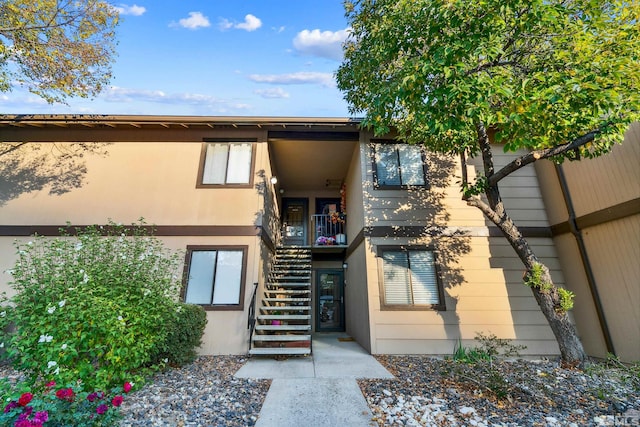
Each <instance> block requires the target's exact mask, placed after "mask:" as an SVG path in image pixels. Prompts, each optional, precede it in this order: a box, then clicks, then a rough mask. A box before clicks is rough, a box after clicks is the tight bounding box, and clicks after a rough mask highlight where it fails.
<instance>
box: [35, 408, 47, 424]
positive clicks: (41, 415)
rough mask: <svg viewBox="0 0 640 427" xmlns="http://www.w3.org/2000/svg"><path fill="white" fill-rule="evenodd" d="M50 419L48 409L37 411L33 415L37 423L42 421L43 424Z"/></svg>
mask: <svg viewBox="0 0 640 427" xmlns="http://www.w3.org/2000/svg"><path fill="white" fill-rule="evenodd" d="M47 420H49V413H48V412H47V411H40V412H36V414H35V415H34V416H33V421H34V422H36V423H40V424H41V425H42V424H44V423H46V422H47Z"/></svg>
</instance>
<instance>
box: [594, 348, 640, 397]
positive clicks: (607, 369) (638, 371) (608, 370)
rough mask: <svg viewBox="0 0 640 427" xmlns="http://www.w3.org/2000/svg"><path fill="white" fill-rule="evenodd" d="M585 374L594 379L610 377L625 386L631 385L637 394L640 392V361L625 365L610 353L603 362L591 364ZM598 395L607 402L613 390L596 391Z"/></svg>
mask: <svg viewBox="0 0 640 427" xmlns="http://www.w3.org/2000/svg"><path fill="white" fill-rule="evenodd" d="M585 373H586V374H587V375H589V376H590V377H592V378H595V377H608V378H615V379H616V380H617V381H620V382H622V383H625V384H629V385H630V386H631V387H632V388H633V389H634V390H635V391H636V392H640V361H637V362H634V363H623V362H621V361H620V359H619V358H618V357H617V356H615V355H613V354H611V353H608V354H607V357H606V359H605V360H603V361H602V362H594V363H590V364H588V365H587V366H586V368H585ZM594 391H595V392H596V394H597V395H602V396H604V397H601V399H602V400H605V399H606V398H607V397H608V396H609V395H610V394H611V393H612V390H610V389H609V390H602V389H597V390H594Z"/></svg>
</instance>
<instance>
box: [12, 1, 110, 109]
mask: <svg viewBox="0 0 640 427" xmlns="http://www.w3.org/2000/svg"><path fill="white" fill-rule="evenodd" d="M117 24H118V12H117V11H116V9H115V8H114V7H112V6H110V5H109V4H108V3H107V2H104V1H98V0H83V1H76V0H62V1H61V0H3V1H2V2H0V92H7V91H10V90H11V88H12V87H13V86H15V85H23V86H26V87H27V88H28V89H29V91H31V92H32V93H34V94H36V95H38V96H40V97H42V98H43V99H45V100H46V101H47V102H49V103H53V102H60V101H64V100H65V99H66V98H68V97H71V96H81V97H87V96H93V95H95V94H97V93H99V92H100V91H101V90H102V88H103V87H104V85H106V84H107V83H108V82H109V81H110V79H111V62H112V61H113V58H114V56H115V41H114V38H115V27H116V25H117Z"/></svg>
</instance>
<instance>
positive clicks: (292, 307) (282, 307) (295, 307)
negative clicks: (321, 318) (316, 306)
mask: <svg viewBox="0 0 640 427" xmlns="http://www.w3.org/2000/svg"><path fill="white" fill-rule="evenodd" d="M260 310H265V311H279V310H283V311H284V310H286V311H302V310H311V307H309V306H308V305H280V306H278V305H274V306H268V307H260Z"/></svg>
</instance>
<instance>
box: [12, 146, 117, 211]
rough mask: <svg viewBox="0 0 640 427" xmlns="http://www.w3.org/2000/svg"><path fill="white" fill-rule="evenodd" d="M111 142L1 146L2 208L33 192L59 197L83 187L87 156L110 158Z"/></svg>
mask: <svg viewBox="0 0 640 427" xmlns="http://www.w3.org/2000/svg"><path fill="white" fill-rule="evenodd" d="M107 145H109V144H108V143H101V142H87V143H64V144H57V143H28V142H20V143H8V142H1V143H0V206H3V205H5V204H6V203H7V202H8V201H10V200H13V199H15V198H18V197H20V195H22V194H26V193H30V192H33V191H41V190H43V189H47V188H48V190H49V195H56V196H59V195H61V194H65V193H68V192H70V191H71V190H73V189H75V188H80V187H82V185H83V184H84V182H85V175H86V174H87V166H86V161H85V157H86V156H100V157H105V156H107V155H108V152H107V149H106V146H107Z"/></svg>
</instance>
